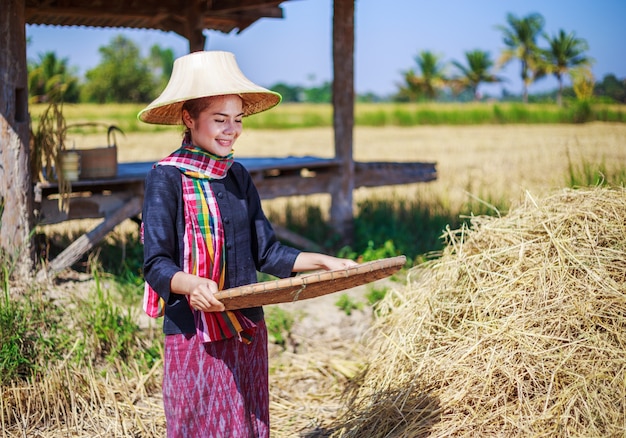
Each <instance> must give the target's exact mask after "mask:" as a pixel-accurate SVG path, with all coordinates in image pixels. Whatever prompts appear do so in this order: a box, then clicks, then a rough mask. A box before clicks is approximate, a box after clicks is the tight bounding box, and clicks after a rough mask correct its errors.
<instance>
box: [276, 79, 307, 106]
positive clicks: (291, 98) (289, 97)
mask: <svg viewBox="0 0 626 438" xmlns="http://www.w3.org/2000/svg"><path fill="white" fill-rule="evenodd" d="M270 90H272V91H275V92H277V93H279V94H280V95H281V96H282V97H283V102H301V101H302V98H303V94H304V89H303V88H302V87H301V86H299V85H288V84H285V83H283V82H278V83H276V84H274V85H272V86H271V87H270Z"/></svg>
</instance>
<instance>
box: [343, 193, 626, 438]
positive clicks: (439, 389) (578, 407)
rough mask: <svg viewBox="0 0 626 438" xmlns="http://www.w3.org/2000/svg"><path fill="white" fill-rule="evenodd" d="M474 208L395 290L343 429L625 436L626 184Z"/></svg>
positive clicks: (372, 433)
mask: <svg viewBox="0 0 626 438" xmlns="http://www.w3.org/2000/svg"><path fill="white" fill-rule="evenodd" d="M472 222H473V225H472V227H470V228H469V229H467V228H466V229H461V230H458V231H454V232H448V233H447V234H448V235H447V237H448V239H449V245H448V246H447V248H446V249H445V251H444V253H443V256H442V257H441V258H440V259H438V260H436V261H433V262H432V264H431V265H429V266H426V267H421V268H417V269H416V270H414V271H412V272H411V273H410V274H409V278H410V280H411V282H410V284H409V287H408V288H407V291H406V293H405V294H400V293H397V294H395V295H394V296H389V297H388V299H387V300H386V301H385V304H386V305H387V306H388V314H387V315H386V317H385V318H383V319H382V320H381V321H380V323H379V324H378V325H377V326H376V327H375V330H376V331H375V334H374V335H373V336H372V345H371V346H370V348H368V351H372V352H374V351H377V352H378V354H377V355H374V354H370V358H371V361H370V363H369V365H368V366H369V370H368V371H367V373H366V374H365V375H364V377H363V381H362V384H361V385H360V387H359V388H358V389H357V390H356V392H355V393H354V394H353V398H352V399H351V402H349V403H348V406H347V407H346V409H345V414H344V416H343V419H342V421H341V422H340V423H339V424H337V425H336V427H337V428H336V429H335V430H336V433H337V435H341V436H359V437H362V436H368V437H388V436H393V437H400V436H402V437H419V436H459V435H462V436H507V437H509V436H533V437H542V436H545V437H554V436H578V437H583V436H584V437H600V436H601V437H608V436H619V437H623V436H624V434H625V433H626V432H625V431H626V190H624V189H601V188H597V189H584V190H565V191H562V192H559V193H557V194H555V195H552V196H549V197H547V198H545V199H542V200H535V199H532V197H530V196H528V197H527V199H526V200H525V202H524V203H523V205H520V206H518V207H516V208H514V209H512V210H511V212H510V213H509V214H508V215H507V216H506V217H502V218H488V217H480V218H475V219H474V220H473V221H472Z"/></svg>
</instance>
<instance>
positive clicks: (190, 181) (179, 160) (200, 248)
mask: <svg viewBox="0 0 626 438" xmlns="http://www.w3.org/2000/svg"><path fill="white" fill-rule="evenodd" d="M232 163H233V158H232V153H231V154H230V155H228V156H226V157H218V156H215V155H212V154H210V153H208V152H206V151H204V150H202V149H200V148H198V147H195V146H193V145H191V144H190V143H188V142H186V141H183V145H182V147H181V148H180V149H178V150H177V151H175V152H174V153H172V154H171V155H169V156H168V157H166V158H164V159H163V160H161V161H159V162H158V163H157V164H156V166H174V167H176V168H177V169H178V170H179V171H180V172H181V176H182V187H183V201H184V204H185V233H184V243H183V248H184V255H183V263H184V265H183V271H184V272H187V273H190V274H194V275H198V276H200V277H204V278H209V279H211V280H213V281H215V282H216V283H217V285H218V288H219V289H220V290H221V289H223V287H224V279H225V275H226V257H225V254H224V252H223V249H224V228H223V225H222V219H221V215H220V211H219V206H218V204H217V201H216V199H215V196H214V194H213V191H212V189H211V185H210V181H211V180H213V179H222V178H224V177H225V176H226V173H227V172H228V169H230V166H231V165H232ZM144 310H145V311H146V313H147V314H148V315H150V316H152V317H159V316H162V315H163V312H164V303H163V302H162V299H160V297H159V296H158V294H157V293H156V292H155V291H154V290H152V288H151V287H150V286H149V285H148V283H146V286H145V292H144ZM192 312H193V315H194V322H195V327H196V333H197V335H198V336H199V338H200V339H201V340H202V342H213V341H218V340H222V339H228V338H231V337H233V336H237V337H239V339H240V340H241V341H242V342H245V343H249V342H250V340H251V339H252V335H253V334H254V331H255V329H256V325H255V324H254V323H253V322H252V321H250V320H249V319H248V318H246V317H245V316H244V315H243V314H242V313H241V312H239V311H225V312H202V311H197V310H193V309H192Z"/></svg>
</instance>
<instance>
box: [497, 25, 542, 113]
mask: <svg viewBox="0 0 626 438" xmlns="http://www.w3.org/2000/svg"><path fill="white" fill-rule="evenodd" d="M506 21H507V22H508V24H509V27H506V26H498V28H499V29H500V30H501V31H502V32H503V34H504V44H505V45H506V49H504V50H503V51H502V54H501V55H500V60H499V61H498V64H499V65H501V66H503V65H505V64H508V63H509V62H510V61H511V60H513V59H519V60H520V61H521V63H522V71H521V76H522V82H523V92H522V96H523V100H524V102H526V103H527V102H528V86H529V85H530V84H532V83H533V82H534V81H536V80H537V79H539V78H540V77H542V76H543V75H544V74H545V71H544V69H543V68H542V63H541V58H540V50H539V48H538V47H537V36H538V35H539V34H540V33H541V30H542V29H543V25H544V22H545V21H544V19H543V16H542V15H540V14H537V13H533V14H530V15H528V16H526V17H523V18H517V17H516V16H515V15H513V14H508V15H507V17H506Z"/></svg>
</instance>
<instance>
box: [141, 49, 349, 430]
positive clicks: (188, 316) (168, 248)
mask: <svg viewBox="0 0 626 438" xmlns="http://www.w3.org/2000/svg"><path fill="white" fill-rule="evenodd" d="M280 100H281V97H280V95H278V94H277V93H274V92H272V91H269V90H267V89H265V88H262V87H260V86H258V85H256V84H254V83H252V82H250V81H249V80H248V79H247V78H246V77H245V76H244V75H243V74H242V73H241V71H240V70H239V68H238V66H237V64H236V61H235V57H234V55H232V54H231V53H227V52H196V53H192V54H190V55H186V56H183V57H181V58H179V59H177V60H176V61H175V63H174V69H173V71H172V77H171V78H170V81H169V83H168V85H167V87H166V88H165V90H164V91H163V93H162V94H161V95H160V96H159V97H158V98H157V99H156V100H155V101H154V102H152V103H151V104H150V105H149V106H148V107H146V108H145V109H144V110H142V111H141V112H140V113H139V118H140V119H141V120H143V121H144V122H147V123H159V124H184V126H185V127H186V129H185V134H184V138H183V142H182V146H181V147H180V148H179V149H178V150H176V151H175V152H173V153H172V154H170V155H169V156H168V157H165V158H164V159H163V160H161V161H159V162H158V163H157V164H156V165H155V166H154V168H153V169H152V170H151V171H150V172H149V174H148V176H147V178H146V182H145V193H144V196H145V197H144V206H143V212H142V219H143V236H144V275H145V279H146V296H145V300H144V307H145V309H146V311H147V312H148V313H149V314H150V315H151V316H155V317H156V316H161V315H163V316H164V319H163V331H164V333H165V335H166V336H165V355H164V356H165V357H164V377H163V403H164V409H165V416H166V421H167V435H168V437H212V436H224V437H226V436H228V437H267V436H269V429H270V427H269V389H268V353H267V329H266V326H265V323H264V320H263V309H262V308H261V307H254V308H249V309H242V310H241V311H225V310H224V305H223V304H222V303H221V302H219V301H218V300H217V299H216V298H215V297H214V295H213V294H214V293H215V292H216V291H218V290H220V289H223V288H230V287H237V286H242V285H245V284H250V283H254V282H256V281H257V277H256V275H257V271H261V272H266V273H269V274H272V275H274V276H277V277H288V276H290V275H292V273H293V272H302V271H309V270H316V269H327V270H331V269H340V268H345V267H349V266H354V265H355V264H356V263H355V262H353V261H351V260H347V259H340V258H336V257H331V256H328V255H324V254H318V253H310V252H300V251H298V250H297V249H295V248H291V247H288V246H284V245H282V244H281V243H280V242H278V240H277V239H276V236H275V235H274V232H273V230H272V227H271V225H270V223H269V222H268V220H267V219H266V217H265V215H264V213H263V211H262V209H261V201H260V198H259V195H258V193H257V190H256V188H255V186H254V184H253V183H252V180H251V177H250V175H249V174H248V172H247V171H246V170H245V168H244V167H243V166H242V165H241V164H239V163H237V162H236V161H234V160H233V146H234V144H235V142H236V140H237V138H238V137H239V136H240V135H241V132H242V119H243V117H245V116H248V115H250V114H254V113H258V112H260V111H265V110H267V109H270V108H272V107H273V106H275V105H277V104H278V103H279V102H280Z"/></svg>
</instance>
